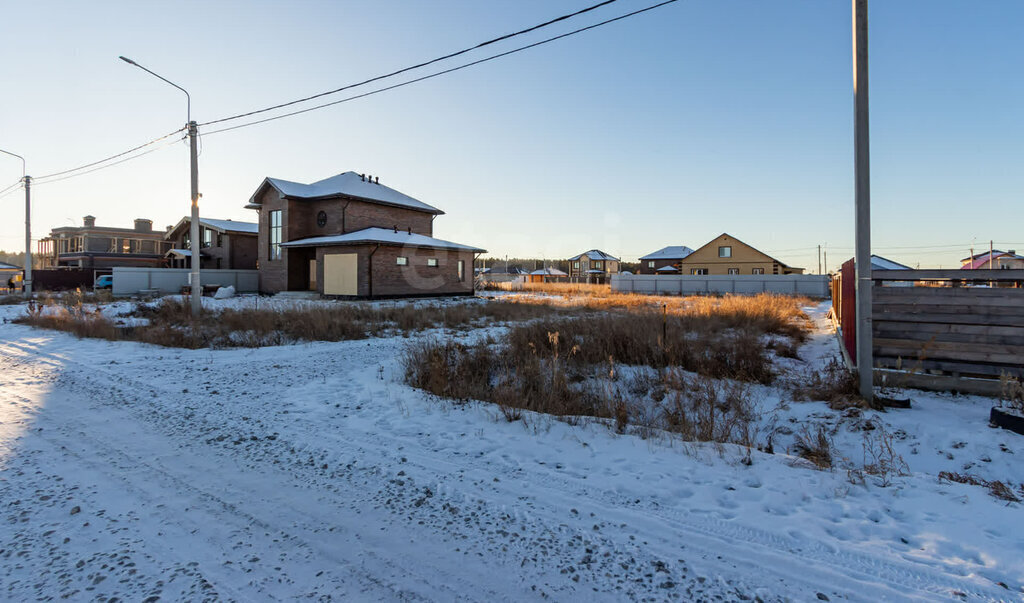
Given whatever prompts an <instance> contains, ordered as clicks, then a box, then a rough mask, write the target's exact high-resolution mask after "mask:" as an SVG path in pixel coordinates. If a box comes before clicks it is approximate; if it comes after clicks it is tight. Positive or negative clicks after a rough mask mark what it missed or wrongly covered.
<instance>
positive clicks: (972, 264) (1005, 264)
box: [960, 249, 1024, 270]
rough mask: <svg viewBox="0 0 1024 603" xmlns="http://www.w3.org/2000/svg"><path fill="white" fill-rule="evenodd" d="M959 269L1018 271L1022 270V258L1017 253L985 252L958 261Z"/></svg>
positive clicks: (1011, 251) (1023, 259) (1023, 257)
mask: <svg viewBox="0 0 1024 603" xmlns="http://www.w3.org/2000/svg"><path fill="white" fill-rule="evenodd" d="M960 264H961V266H960V268H961V269H963V270H983V269H993V270H1020V269H1024V256H1021V255H1017V251H1016V250H1014V249H1011V250H1009V251H998V250H992V251H986V252H984V253H977V254H975V255H972V256H971V257H969V258H964V259H962V260H960Z"/></svg>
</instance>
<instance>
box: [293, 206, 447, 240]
mask: <svg viewBox="0 0 1024 603" xmlns="http://www.w3.org/2000/svg"><path fill="white" fill-rule="evenodd" d="M289 209H290V210H291V212H290V213H292V214H293V215H292V216H291V219H290V221H289V227H288V240H289V241H294V240H296V239H304V238H306V237H319V236H326V235H334V234H342V233H346V232H355V231H357V230H362V229H364V228H369V227H371V226H379V227H381V228H392V227H394V226H396V225H397V226H398V229H399V230H408V229H410V228H411V229H412V231H413V232H415V233H417V234H422V235H426V236H428V237H430V236H433V234H432V233H433V218H434V216H433V214H428V213H424V212H421V211H415V210H411V209H403V208H400V207H392V206H389V205H377V204H374V203H366V202H364V201H357V200H354V199H353V200H347V199H325V200H319V201H301V200H300V201H292V202H291V203H290V207H289ZM321 211H322V212H324V213H325V214H327V223H326V224H325V225H324V226H322V227H321V226H319V225H317V223H316V217H317V214H319V213H320V212H321ZM343 224H344V227H343V226H342V225H343Z"/></svg>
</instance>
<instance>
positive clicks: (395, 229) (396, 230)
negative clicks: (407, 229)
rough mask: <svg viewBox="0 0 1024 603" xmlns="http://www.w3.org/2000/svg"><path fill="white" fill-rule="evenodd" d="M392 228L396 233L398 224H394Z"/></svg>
mask: <svg viewBox="0 0 1024 603" xmlns="http://www.w3.org/2000/svg"><path fill="white" fill-rule="evenodd" d="M394 228H395V232H398V224H395V226H394Z"/></svg>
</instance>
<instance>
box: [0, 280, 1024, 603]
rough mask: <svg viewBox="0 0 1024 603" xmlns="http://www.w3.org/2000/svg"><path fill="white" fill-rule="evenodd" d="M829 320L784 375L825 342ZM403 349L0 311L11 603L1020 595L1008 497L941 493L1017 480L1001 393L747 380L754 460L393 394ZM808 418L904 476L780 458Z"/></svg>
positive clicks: (1016, 453) (1, 551) (0, 491)
mask: <svg viewBox="0 0 1024 603" xmlns="http://www.w3.org/2000/svg"><path fill="white" fill-rule="evenodd" d="M211 303H214V302H211ZM223 303H230V304H234V305H242V304H245V303H255V302H254V300H253V299H251V298H250V299H248V300H247V299H246V298H238V299H236V300H228V301H227V302H223ZM261 303H262V301H261ZM470 303H481V302H470ZM124 309H126V308H121V309H119V310H115V308H113V307H110V308H107V309H106V312H108V313H113V314H116V313H118V312H121V311H123V310H124ZM826 309H827V305H821V306H816V307H812V308H808V311H809V312H810V313H811V315H812V318H813V319H814V320H815V328H816V331H815V334H814V336H813V337H812V338H811V340H810V341H809V342H808V343H807V344H806V345H805V346H804V347H803V348H801V350H800V354H801V360H799V361H793V360H782V359H780V365H785V366H786V367H788V369H790V370H793V371H796V372H799V371H801V370H806V367H807V366H821V365H822V364H823V363H824V362H825V361H826V360H827V359H828V358H830V357H831V356H833V355H834V354H835V353H836V352H837V349H838V348H837V345H836V343H835V339H834V337H833V336H832V335H830V333H829V332H828V323H827V321H826V320H825V319H824V311H825V310H826ZM23 311H24V307H23V306H8V307H0V318H10V317H13V316H14V315H16V314H18V313H20V312H23ZM421 336H422V337H432V336H438V334H437V333H425V334H423V335H421ZM470 336H471V335H470ZM409 342H410V339H408V338H403V337H393V338H386V339H370V340H362V341H348V342H338V343H315V344H307V345H294V346H285V347H276V348H262V349H239V350H217V351H211V350H195V351H190V350H177V349H167V348H158V347H153V346H146V345H141V344H134V343H124V342H118V343H111V342H107V341H99V340H78V339H75V338H74V337H72V336H70V335H66V334H61V333H55V332H49V331H39V330H35V329H32V328H29V327H25V326H20V325H13V324H8V323H6V321H4V323H3V324H0V511H2V521H0V598H2V599H8V600H27V599H36V598H55V599H56V598H60V597H70V598H72V599H93V598H96V599H103V598H107V597H115V596H116V597H119V598H123V599H127V600H138V601H141V600H147V598H149V597H160V598H161V599H162V600H196V599H204V598H208V599H217V598H220V599H228V600H238V601H246V600H265V599H284V598H299V597H302V598H312V599H327V598H336V597H347V598H350V599H356V600H366V599H372V600H378V599H384V600H394V599H402V600H410V599H411V600H454V599H468V600H485V601H500V600H524V599H525V600H533V599H542V598H551V599H555V600H622V599H650V600H663V599H673V600H691V599H711V600H713V599H722V600H736V599H746V598H755V597H760V598H761V599H762V600H777V599H793V600H819V599H821V600H836V599H850V600H872V601H873V600H882V599H888V600H903V599H960V598H963V599H969V600H978V599H980V600H1021V599H1022V598H1024V591H1022V590H1021V587H1022V584H1024V530H1022V529H1021V526H1022V525H1024V522H1022V517H1024V516H1022V509H1021V505H1018V504H1007V503H1005V502H1003V501H1000V500H997V499H995V498H993V497H991V496H989V495H988V494H987V493H986V492H985V491H984V489H982V488H980V487H977V486H967V485H960V484H948V483H940V482H939V480H938V479H937V475H938V472H939V471H944V470H946V471H957V472H962V473H971V474H973V475H977V476H978V477H981V478H984V479H988V480H991V479H1000V480H1003V481H1007V482H1011V483H1013V484H1015V485H1016V484H1020V483H1021V482H1024V463H1022V462H1021V459H1024V438H1022V437H1021V436H1018V435H1015V434H1013V433H1010V432H1005V431H1000V430H995V429H991V428H989V427H988V411H989V407H990V406H991V404H992V402H991V400H987V399H983V398H975V397H962V396H961V397H952V396H946V395H938V394H926V393H922V392H916V391H908V392H906V395H907V396H908V397H910V398H912V400H913V408H912V409H910V410H891V411H889V412H887V413H875V412H871V411H868V412H860V413H856V412H846V413H845V414H844V413H843V412H839V411H833V410H830V409H829V408H828V407H827V406H826V405H825V404H824V403H820V402H792V401H788V398H787V396H786V393H785V391H784V390H783V389H782V388H780V387H772V388H769V387H756V388H754V391H755V395H757V396H758V397H759V404H760V407H761V409H762V415H763V419H762V420H763V422H764V424H765V426H775V427H776V433H777V434H778V435H777V439H776V440H775V442H774V445H775V452H776V454H774V455H771V454H763V453H756V452H755V453H754V454H753V455H752V460H753V463H752V464H746V463H744V462H743V457H744V456H745V455H744V453H743V452H742V451H741V450H739V449H737V448H735V447H729V446H727V447H718V446H712V445H692V444H683V443H680V442H678V441H676V440H673V439H672V438H670V437H668V436H656V437H652V438H648V439H641V438H639V437H637V436H634V435H625V436H622V435H616V434H615V433H614V430H612V429H609V428H608V427H606V426H604V425H601V424H596V423H584V424H581V425H577V426H570V425H567V424H565V423H563V422H559V421H556V420H552V419H550V418H547V417H541V416H536V415H527V417H526V420H525V421H520V422H515V423H508V422H505V420H504V419H503V418H501V415H500V413H499V412H497V411H496V410H495V409H493V408H492V407H490V406H488V405H485V404H471V405H461V406H456V405H452V404H450V403H445V402H441V401H438V400H433V399H430V398H429V397H428V396H426V395H425V394H423V393H422V392H419V391H417V390H413V389H411V388H410V387H408V386H406V385H405V384H404V383H403V382H402V367H401V363H400V356H401V354H402V351H403V349H404V348H405V346H406V345H408V344H409ZM866 423H871V427H875V429H870V428H869V429H867V430H865V429H864V427H865V424H866ZM803 424H826V425H828V426H829V428H830V430H831V432H832V438H833V440H834V442H835V445H836V449H837V451H838V453H837V456H841V457H847V458H848V459H849V463H851V464H853V465H856V464H858V463H862V462H863V458H862V456H863V452H862V450H863V449H862V442H863V441H864V438H865V434H868V437H872V434H875V433H878V431H879V430H878V429H877V428H878V427H882V428H884V430H885V431H887V432H889V433H891V434H895V437H894V440H893V445H894V450H895V452H896V453H898V454H899V455H901V456H902V457H903V458H904V459H905V461H906V463H907V465H908V467H909V469H910V471H911V475H909V476H906V477H897V478H895V479H894V481H893V483H892V484H891V485H889V486H888V487H880V486H878V485H877V484H876V483H874V482H873V481H872V480H868V483H867V484H866V485H855V484H852V483H851V482H850V480H849V479H848V475H847V472H846V470H844V469H836V470H834V471H831V472H829V471H818V470H815V469H812V468H810V467H809V466H808V465H807V464H806V463H805V462H803V461H800V460H798V459H795V458H793V457H791V456H788V455H786V454H784V453H785V449H786V447H787V445H788V444H787V442H788V440H787V437H790V434H791V433H795V432H797V431H799V430H800V428H801V426H802V425H803ZM778 427H782V429H778ZM787 432H790V434H787ZM1015 487H1016V486H1015ZM1004 585H1005V586H1004ZM149 600H155V599H149Z"/></svg>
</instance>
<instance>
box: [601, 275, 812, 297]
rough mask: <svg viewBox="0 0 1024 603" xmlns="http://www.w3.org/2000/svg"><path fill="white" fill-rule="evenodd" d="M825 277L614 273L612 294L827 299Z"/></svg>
mask: <svg viewBox="0 0 1024 603" xmlns="http://www.w3.org/2000/svg"><path fill="white" fill-rule="evenodd" d="M828 284H829V277H828V276H825V275H819V274H764V275H761V274H754V275H750V274H730V275H703V276H697V275H689V274H666V275H661V274H657V275H656V274H625V275H624V274H616V275H614V276H612V291H615V292H617V293H652V294H658V295H700V294H722V293H734V294H737V295H756V294H758V293H783V294H801V295H808V296H810V297H823V298H824V297H828V296H829V286H828Z"/></svg>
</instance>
